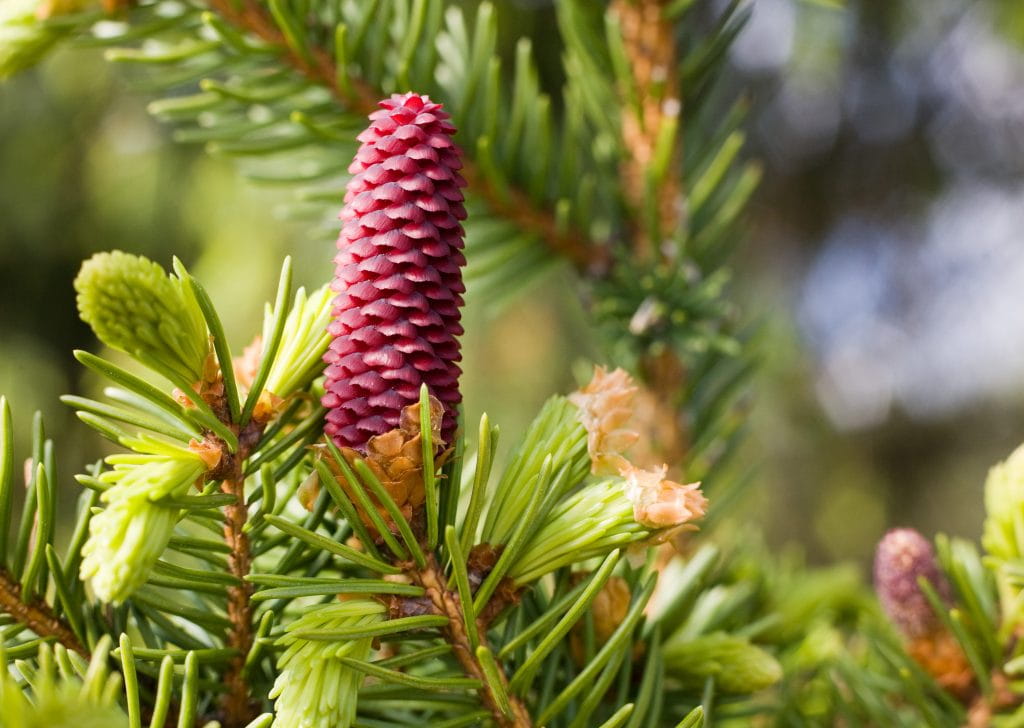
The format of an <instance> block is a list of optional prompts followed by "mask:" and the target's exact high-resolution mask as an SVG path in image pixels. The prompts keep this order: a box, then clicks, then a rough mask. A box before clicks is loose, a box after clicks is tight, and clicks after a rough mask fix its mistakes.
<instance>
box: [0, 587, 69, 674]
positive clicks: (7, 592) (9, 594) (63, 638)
mask: <svg viewBox="0 0 1024 728" xmlns="http://www.w3.org/2000/svg"><path fill="white" fill-rule="evenodd" d="M0 607H2V608H3V610H4V611H5V612H7V613H8V614H10V615H11V616H12V617H14V618H15V619H17V620H18V621H19V622H21V623H22V624H23V625H25V626H26V627H28V628H29V629H31V630H32V631H33V632H35V633H36V634H37V635H39V636H40V637H53V638H54V639H56V640H57V641H58V642H60V643H61V644H62V645H64V646H65V647H67V648H68V649H69V650H72V651H74V652H77V653H78V654H79V655H81V656H82V657H84V658H85V659H87V660H88V659H89V651H88V650H87V649H85V647H84V646H83V645H82V643H81V642H80V641H79V640H78V637H76V636H75V633H74V631H72V629H71V627H70V626H69V625H68V623H67V622H65V621H64V620H63V619H61V618H60V617H58V616H57V615H56V614H54V612H53V608H52V607H51V606H50V605H49V604H47V603H46V602H45V601H43V600H41V599H36V600H34V601H32V602H28V603H26V602H23V601H22V600H21V585H20V584H18V582H17V581H15V580H14V579H13V578H12V577H11V575H10V574H9V573H8V572H7V570H6V569H3V568H0Z"/></svg>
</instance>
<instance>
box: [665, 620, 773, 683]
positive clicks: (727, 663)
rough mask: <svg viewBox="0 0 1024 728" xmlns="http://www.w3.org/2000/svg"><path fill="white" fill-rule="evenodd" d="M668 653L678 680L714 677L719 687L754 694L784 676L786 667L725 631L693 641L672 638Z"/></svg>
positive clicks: (671, 671) (668, 665) (699, 680)
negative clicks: (783, 672)
mask: <svg viewBox="0 0 1024 728" xmlns="http://www.w3.org/2000/svg"><path fill="white" fill-rule="evenodd" d="M664 656H665V667H666V668H667V669H668V672H669V674H670V675H672V676H673V677H675V678H676V679H679V680H681V681H682V682H683V683H685V684H687V685H692V686H701V685H703V684H704V682H705V680H707V678H709V677H713V678H715V687H716V689H718V690H720V691H722V692H725V693H753V692H756V691H758V690H762V689H764V688H766V687H769V686H770V685H774V684H775V683H777V682H778V681H779V680H780V679H781V678H782V666H781V665H780V664H779V663H778V661H777V660H776V659H775V658H774V657H772V656H771V655H770V654H768V653H767V652H765V651H764V650H762V649H761V648H760V647H757V646H756V645H753V644H751V643H750V642H749V641H747V640H746V639H744V638H742V637H736V636H735V635H730V634H726V633H725V632H716V633H714V634H709V635H706V636H704V637H697V638H696V639H692V640H676V639H670V640H669V641H668V643H666V644H665V647H664Z"/></svg>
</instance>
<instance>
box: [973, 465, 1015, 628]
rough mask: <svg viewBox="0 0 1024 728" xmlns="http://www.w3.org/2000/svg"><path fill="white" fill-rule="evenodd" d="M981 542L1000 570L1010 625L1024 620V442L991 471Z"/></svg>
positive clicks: (998, 576) (998, 580)
mask: <svg viewBox="0 0 1024 728" xmlns="http://www.w3.org/2000/svg"><path fill="white" fill-rule="evenodd" d="M985 511H986V516H985V525H984V528H983V530H982V536H981V544H982V546H984V547H985V550H986V551H987V552H988V558H987V562H988V563H989V564H990V566H991V567H993V570H994V571H995V574H996V584H997V586H998V588H999V597H1000V598H999V602H1000V604H1001V605H1002V607H1003V621H1004V624H1005V626H1006V629H1012V628H1013V627H1014V626H1015V625H1016V624H1019V623H1020V622H1021V621H1022V620H1024V613H1022V607H1021V602H1020V595H1021V586H1020V578H1019V576H1018V574H1019V573H1020V570H1021V568H1022V567H1024V561H1022V554H1024V445H1022V446H1021V447H1018V448H1017V449H1016V450H1014V451H1013V453H1011V454H1010V457H1008V458H1007V459H1006V460H1005V461H1003V462H1001V463H999V464H998V465H996V466H994V467H993V468H992V469H991V470H989V472H988V479H987V480H986V481H985Z"/></svg>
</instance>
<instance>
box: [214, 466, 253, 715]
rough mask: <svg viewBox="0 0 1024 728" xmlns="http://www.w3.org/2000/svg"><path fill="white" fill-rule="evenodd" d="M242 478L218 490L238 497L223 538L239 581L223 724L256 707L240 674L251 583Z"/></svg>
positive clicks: (232, 600)
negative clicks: (233, 654)
mask: <svg viewBox="0 0 1024 728" xmlns="http://www.w3.org/2000/svg"><path fill="white" fill-rule="evenodd" d="M243 484H244V481H243V480H242V479H241V478H238V479H231V480H225V481H224V482H223V483H221V490H222V491H223V492H225V493H228V494H230V495H233V496H235V497H236V498H237V502H236V503H234V504H232V505H230V506H228V507H227V508H225V509H224V515H225V518H224V541H225V543H227V545H228V546H230V547H231V553H230V554H229V555H228V568H229V570H230V572H231V574H232V575H233V576H235V577H237V578H238V580H239V583H238V584H237V585H235V586H230V587H228V590H227V591H228V608H227V613H228V619H229V620H231V630H230V632H229V633H228V638H227V646H228V647H233V648H234V649H236V650H238V654H237V655H236V656H235V657H234V658H232V660H231V663H230V665H229V667H228V672H227V674H226V675H225V677H224V683H225V685H226V686H227V689H228V690H227V693H225V694H224V697H223V698H222V702H221V707H222V709H223V711H224V719H225V724H226V725H228V726H242V725H245V724H246V723H248V722H249V721H250V720H252V719H253V718H254V717H255V716H256V714H257V713H258V711H257V710H256V708H255V706H254V705H253V703H252V699H251V696H250V695H249V686H248V684H247V682H246V680H245V677H244V675H243V670H244V667H245V658H246V656H247V655H248V654H249V651H250V650H251V649H252V645H253V624H252V616H253V603H252V593H253V585H252V584H251V583H250V582H248V581H246V580H245V577H246V576H248V575H249V572H250V571H251V570H252V551H251V548H250V544H249V536H248V535H247V534H246V533H245V531H244V530H243V529H244V527H245V524H246V521H247V519H248V509H247V507H246V504H245V490H244V487H243Z"/></svg>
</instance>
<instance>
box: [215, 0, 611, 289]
mask: <svg viewBox="0 0 1024 728" xmlns="http://www.w3.org/2000/svg"><path fill="white" fill-rule="evenodd" d="M209 5H210V8H211V9H212V10H213V11H215V12H216V13H217V14H219V15H220V16H221V17H222V18H224V19H225V20H226V21H228V22H229V23H231V24H232V25H235V26H237V27H238V28H241V29H243V30H245V31H246V32H249V33H252V34H253V35H255V36H257V37H258V38H259V39H260V40H262V41H264V42H266V43H268V44H270V45H272V46H274V47H276V48H278V49H279V52H280V55H281V58H282V59H283V60H285V61H287V62H288V63H289V64H290V65H292V66H294V67H295V68H296V70H298V71H299V72H300V73H301V74H302V75H304V76H306V77H307V78H308V79H310V80H311V81H313V82H314V83H316V84H319V85H321V86H325V87H326V88H327V89H328V90H329V91H330V92H331V94H332V95H333V96H334V97H335V98H336V99H337V100H338V101H340V102H341V103H342V104H344V105H345V106H346V107H348V108H350V109H351V110H353V111H355V112H358V113H360V114H364V115H369V114H370V113H372V112H374V111H376V110H377V101H378V100H379V99H380V96H381V92H380V91H379V90H378V89H374V88H373V87H371V86H370V85H369V84H368V83H366V82H364V81H363V80H362V79H359V78H353V77H351V76H348V77H346V78H345V79H344V80H341V81H339V72H338V70H337V69H336V68H335V62H334V60H333V58H332V56H331V53H330V52H329V51H328V50H327V49H326V48H323V47H321V46H318V45H315V44H314V43H312V42H310V43H309V44H308V45H307V47H306V48H305V53H302V52H300V51H299V50H297V49H296V48H295V47H293V46H292V45H291V44H289V43H288V41H287V39H286V38H285V35H284V33H282V32H281V30H280V29H279V28H278V26H277V25H276V24H275V23H274V20H273V18H272V17H271V15H270V13H269V12H268V11H267V10H266V9H264V8H263V7H261V6H260V5H259V4H258V3H256V2H255V1H254V0H243V1H242V2H233V1H232V0H209ZM462 175H463V176H464V177H465V178H466V182H467V183H468V184H469V187H470V189H473V190H474V191H476V192H477V193H478V194H479V195H481V197H483V199H484V200H486V202H487V204H488V205H489V206H490V207H491V208H492V209H493V210H494V211H495V213H497V214H498V215H499V216H501V217H503V218H505V219H508V220H511V221H513V222H514V223H515V224H516V225H518V226H519V227H520V228H521V229H523V230H528V231H530V232H532V233H534V234H536V235H537V236H538V237H539V238H540V239H542V240H543V241H544V242H545V244H546V245H547V246H548V247H549V248H551V250H552V251H554V252H555V253H557V254H559V255H561V256H563V257H565V258H567V259H568V260H570V261H571V262H572V263H573V264H574V265H575V266H576V267H577V268H579V269H580V270H588V269H592V268H594V267H600V265H601V262H602V261H601V260H599V259H598V258H599V257H600V255H601V248H600V247H599V246H598V245H596V244H595V243H593V242H592V241H589V240H587V239H586V237H585V236H584V235H583V234H582V233H581V232H580V231H572V232H571V233H570V232H569V231H566V230H563V229H562V227H563V226H561V225H559V223H558V221H557V220H556V219H555V216H554V215H553V214H551V212H549V211H547V210H543V209H540V208H537V207H536V206H535V205H533V203H532V202H531V201H530V197H529V196H528V195H527V194H526V193H525V192H524V191H522V190H518V189H515V188H510V187H509V186H508V185H502V189H501V190H500V191H499V190H498V189H497V188H496V187H495V186H494V185H493V184H492V183H491V182H490V181H489V180H488V178H487V176H486V175H484V174H482V173H481V172H480V170H479V169H478V168H477V166H476V165H474V164H472V162H471V161H470V160H468V159H467V160H465V166H464V167H463V169H462Z"/></svg>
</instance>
